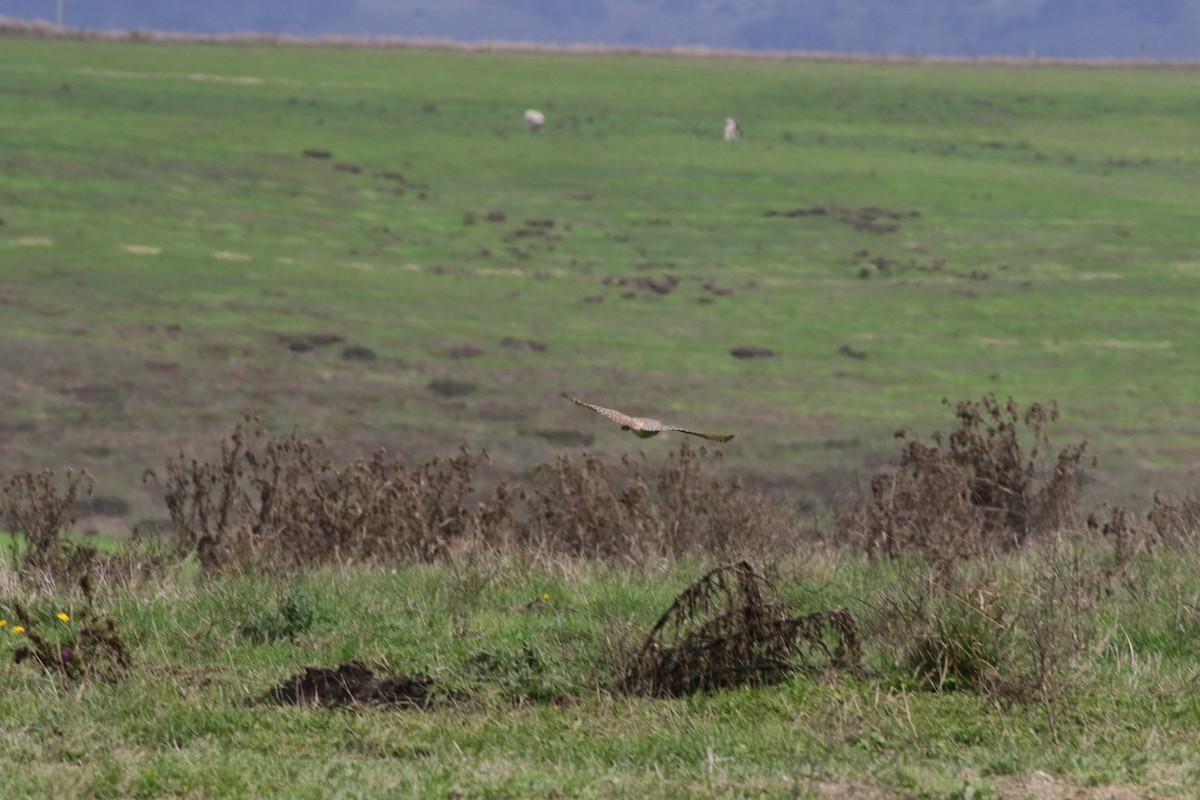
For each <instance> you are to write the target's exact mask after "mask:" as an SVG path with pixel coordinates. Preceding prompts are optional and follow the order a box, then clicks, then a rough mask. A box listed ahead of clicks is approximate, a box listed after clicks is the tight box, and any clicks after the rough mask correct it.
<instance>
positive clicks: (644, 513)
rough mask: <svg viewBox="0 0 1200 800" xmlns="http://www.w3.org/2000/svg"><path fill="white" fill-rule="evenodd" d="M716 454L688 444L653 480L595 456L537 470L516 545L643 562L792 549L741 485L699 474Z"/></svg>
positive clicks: (774, 519) (626, 463) (779, 523)
mask: <svg viewBox="0 0 1200 800" xmlns="http://www.w3.org/2000/svg"><path fill="white" fill-rule="evenodd" d="M720 455H721V454H720V451H713V452H710V451H709V450H707V449H706V448H703V447H702V448H700V449H699V450H698V451H697V450H693V449H692V448H691V447H689V446H688V445H687V444H686V443H685V444H682V445H681V446H680V448H679V451H678V452H677V453H672V454H671V455H669V456H668V457H667V459H666V461H665V463H664V464H663V466H662V467H661V468H660V469H659V471H658V473H657V474H647V473H646V472H645V471H644V469H643V466H644V461H643V462H639V461H637V460H635V459H633V458H630V457H628V456H626V457H624V458H622V459H621V472H622V475H621V476H620V477H615V476H614V475H613V474H612V472H611V471H610V469H609V467H608V465H607V464H605V463H604V462H603V461H602V460H601V459H599V458H598V457H596V456H593V455H588V454H584V456H583V458H582V461H579V462H577V461H575V460H574V459H572V458H571V456H569V455H562V456H559V458H558V460H557V461H556V462H555V463H554V464H553V465H542V466H541V467H539V468H538V470H537V472H536V474H535V480H534V486H533V487H532V489H531V490H530V492H529V494H528V495H527V496H526V497H525V505H526V507H527V515H526V519H525V521H524V524H523V525H522V526H521V530H520V536H521V541H520V542H519V544H520V545H521V546H522V547H523V548H525V549H527V550H531V551H535V552H543V553H554V554H565V555H571V556H584V557H589V558H601V559H632V560H636V561H641V560H644V559H645V558H647V557H650V556H677V555H681V554H683V553H687V552H692V551H705V552H713V553H719V554H724V555H730V554H737V553H742V552H755V553H766V552H780V551H782V550H783V549H785V548H786V547H788V546H789V544H790V539H789V537H788V536H787V533H786V526H785V525H784V523H783V520H782V516H781V515H780V514H779V513H778V511H777V510H776V509H775V508H774V507H772V506H771V505H769V504H768V502H767V500H766V499H765V498H764V497H762V496H761V495H758V494H755V493H752V492H749V491H747V490H746V489H744V488H743V487H742V484H741V482H740V481H737V480H734V481H726V480H723V479H721V478H717V477H711V476H708V475H706V474H705V471H704V468H703V467H704V464H705V462H706V460H708V459H719V458H720Z"/></svg>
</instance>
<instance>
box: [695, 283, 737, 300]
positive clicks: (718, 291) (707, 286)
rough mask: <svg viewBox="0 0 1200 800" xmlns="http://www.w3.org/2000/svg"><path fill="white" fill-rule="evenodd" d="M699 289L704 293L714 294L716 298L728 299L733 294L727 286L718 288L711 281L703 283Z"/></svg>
mask: <svg viewBox="0 0 1200 800" xmlns="http://www.w3.org/2000/svg"><path fill="white" fill-rule="evenodd" d="M700 288H701V289H703V290H704V291H706V292H710V293H712V294H715V295H717V296H718V297H729V296H730V295H731V294H733V289H731V288H729V287H728V286H719V285H717V284H716V283H713V282H712V281H705V282H704V283H702V284H700Z"/></svg>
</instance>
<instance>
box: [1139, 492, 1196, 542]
mask: <svg viewBox="0 0 1200 800" xmlns="http://www.w3.org/2000/svg"><path fill="white" fill-rule="evenodd" d="M1146 521H1147V522H1149V523H1150V527H1151V529H1152V530H1153V531H1154V534H1155V537H1156V538H1157V540H1158V541H1159V542H1161V543H1163V544H1167V545H1185V544H1192V543H1194V542H1195V541H1196V540H1197V539H1198V538H1200V495H1197V494H1189V495H1188V496H1186V497H1172V496H1171V495H1168V494H1165V493H1162V492H1155V493H1154V505H1153V506H1152V507H1151V509H1150V511H1149V513H1148V514H1147V515H1146Z"/></svg>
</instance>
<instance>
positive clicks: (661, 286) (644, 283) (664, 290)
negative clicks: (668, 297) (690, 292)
mask: <svg viewBox="0 0 1200 800" xmlns="http://www.w3.org/2000/svg"><path fill="white" fill-rule="evenodd" d="M636 284H637V287H638V288H639V289H641V290H642V291H648V292H653V293H654V294H670V293H671V292H673V291H675V287H676V286H678V285H679V278H677V277H675V276H674V275H664V276H663V277H662V278H661V279H659V280H655V279H654V278H638V279H637V281H636Z"/></svg>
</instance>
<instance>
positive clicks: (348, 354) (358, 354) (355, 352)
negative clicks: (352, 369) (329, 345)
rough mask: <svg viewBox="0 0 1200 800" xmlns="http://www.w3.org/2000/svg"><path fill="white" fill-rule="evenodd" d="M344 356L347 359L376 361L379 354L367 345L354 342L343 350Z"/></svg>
mask: <svg viewBox="0 0 1200 800" xmlns="http://www.w3.org/2000/svg"><path fill="white" fill-rule="evenodd" d="M342 358H344V359H345V360H346V361H374V360H375V359H376V358H377V356H376V355H375V351H374V350H372V349H371V348H369V347H367V346H365V345H361V344H352V345H349V346H347V347H345V348H344V349H343V350H342Z"/></svg>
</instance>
